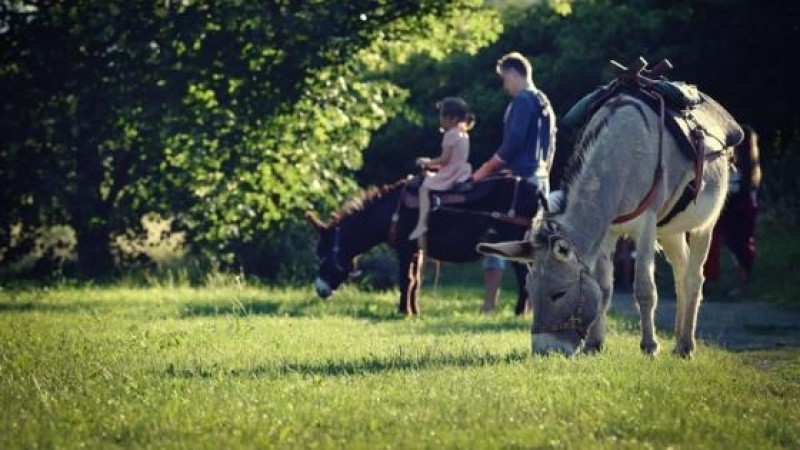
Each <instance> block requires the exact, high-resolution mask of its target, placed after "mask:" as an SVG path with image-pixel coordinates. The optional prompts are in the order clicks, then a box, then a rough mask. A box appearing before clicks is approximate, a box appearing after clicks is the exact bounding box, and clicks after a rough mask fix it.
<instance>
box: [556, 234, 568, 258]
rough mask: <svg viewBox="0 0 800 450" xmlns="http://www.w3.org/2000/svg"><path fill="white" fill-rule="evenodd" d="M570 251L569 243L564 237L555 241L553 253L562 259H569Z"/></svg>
mask: <svg viewBox="0 0 800 450" xmlns="http://www.w3.org/2000/svg"><path fill="white" fill-rule="evenodd" d="M570 251H571V250H570V247H569V243H568V242H567V241H565V240H563V239H559V240H557V241H555V242H554V243H553V253H554V254H555V256H556V258H558V259H560V260H562V261H566V260H567V259H569V254H570Z"/></svg>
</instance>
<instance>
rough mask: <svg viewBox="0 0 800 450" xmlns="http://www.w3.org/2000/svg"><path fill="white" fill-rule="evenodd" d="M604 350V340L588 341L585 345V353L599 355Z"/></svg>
mask: <svg viewBox="0 0 800 450" xmlns="http://www.w3.org/2000/svg"><path fill="white" fill-rule="evenodd" d="M602 351H603V341H588V342H586V345H584V346H583V353H584V354H585V355H597V354H600V353H601V352H602Z"/></svg>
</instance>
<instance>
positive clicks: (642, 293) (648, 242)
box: [633, 217, 658, 355]
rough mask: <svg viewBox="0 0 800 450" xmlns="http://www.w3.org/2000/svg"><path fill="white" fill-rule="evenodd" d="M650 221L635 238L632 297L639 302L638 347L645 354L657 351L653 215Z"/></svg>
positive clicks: (656, 295)
mask: <svg viewBox="0 0 800 450" xmlns="http://www.w3.org/2000/svg"><path fill="white" fill-rule="evenodd" d="M647 219H649V221H650V222H651V223H648V224H645V225H644V226H643V229H642V232H641V233H640V234H639V236H638V237H637V238H636V275H635V278H634V283H633V284H634V286H633V288H634V297H636V302H637V303H638V304H639V317H640V319H641V324H642V341H641V342H640V344H639V348H641V349H642V352H644V353H645V354H647V355H655V354H657V353H658V340H657V339H656V326H655V311H656V305H657V303H658V293H657V292H656V282H655V273H654V272H655V239H656V227H655V217H648V218H647Z"/></svg>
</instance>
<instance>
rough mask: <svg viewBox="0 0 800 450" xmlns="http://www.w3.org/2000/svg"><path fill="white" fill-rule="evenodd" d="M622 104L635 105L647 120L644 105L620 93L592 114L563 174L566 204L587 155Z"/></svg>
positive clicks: (562, 183) (582, 130)
mask: <svg viewBox="0 0 800 450" xmlns="http://www.w3.org/2000/svg"><path fill="white" fill-rule="evenodd" d="M621 106H633V107H635V108H636V109H637V110H638V111H639V113H640V114H641V115H642V117H644V120H645V122H646V121H647V116H646V115H645V113H644V111H643V110H642V106H641V105H640V104H639V103H638V102H636V101H633V100H631V99H630V98H626V96H624V95H619V96H616V97H614V98H612V99H611V100H609V101H608V102H606V104H605V105H603V106H602V107H601V108H600V109H598V110H597V112H595V113H594V115H592V117H591V118H590V119H589V121H588V122H587V123H586V124H585V125H584V126H583V128H582V129H581V131H580V139H579V140H578V143H577V144H575V149H574V151H573V153H572V156H571V157H570V159H569V161H568V162H567V167H566V169H564V175H563V176H562V178H561V179H562V182H561V185H562V186H563V191H564V199H565V206H566V198H567V197H568V195H569V188H570V187H571V185H572V184H573V183H574V182H575V180H576V179H577V178H578V176H579V175H580V173H581V170H582V169H583V163H584V161H585V160H586V155H587V153H588V151H589V149H591V148H594V147H595V144H596V143H597V139H598V137H599V136H600V133H602V132H603V130H605V129H606V128H608V125H609V123H610V122H611V118H612V117H613V116H614V113H615V112H617V111H618V110H619V109H620V107H621ZM601 113H605V114H604V115H603V116H602V117H600V119H599V120H597V121H595V120H594V119H595V117H597V116H598V115H599V114H601Z"/></svg>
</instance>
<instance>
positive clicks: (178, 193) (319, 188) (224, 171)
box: [0, 0, 478, 275]
mask: <svg viewBox="0 0 800 450" xmlns="http://www.w3.org/2000/svg"><path fill="white" fill-rule="evenodd" d="M477 7H478V5H477V4H476V2H474V1H466V0H465V1H459V2H451V3H443V2H438V1H434V0H430V1H416V2H396V1H389V0H386V1H377V0H370V1H356V2H336V1H325V0H318V1H310V2H291V1H279V0H275V1H259V2H243V1H223V0H217V1H211V2H193V1H186V2H126V1H121V0H111V1H105V0H104V1H99V0H82V1H76V2H68V3H64V2H60V1H38V2H11V1H6V2H4V3H3V8H2V11H0V40H2V42H0V97H2V98H3V107H2V112H1V113H0V114H2V116H0V133H2V136H3V142H2V146H1V147H0V179H2V180H3V183H2V188H0V201H2V204H3V205H4V207H3V208H2V211H0V229H2V230H3V231H2V232H0V233H1V235H0V238H2V240H3V241H4V242H0V245H3V244H5V243H6V242H7V241H8V240H9V231H8V230H9V228H10V226H11V225H21V226H22V227H23V228H24V230H25V231H26V232H30V231H31V230H33V229H35V228H37V227H40V226H43V225H48V224H59V223H67V224H69V225H71V226H72V227H73V228H74V229H75V231H76V234H77V239H78V260H79V263H80V266H81V268H82V270H83V271H84V272H85V273H87V274H90V275H96V274H102V273H107V272H108V270H109V268H111V267H112V264H111V253H110V251H109V236H110V235H111V234H112V233H115V232H121V231H124V230H125V229H126V228H128V227H132V226H135V224H137V223H138V221H139V218H140V217H141V216H142V215H143V214H144V213H147V212H157V213H160V214H163V215H168V216H172V217H175V218H176V223H177V224H178V226H180V227H182V228H183V229H185V230H187V231H188V232H189V239H190V241H192V242H193V243H194V245H196V246H198V247H201V248H209V249H214V250H216V251H219V250H223V251H227V250H230V248H229V247H230V246H229V244H230V243H231V242H237V241H238V242H246V241H248V240H250V239H252V238H253V236H254V235H256V234H257V233H259V232H265V231H267V230H269V229H270V228H271V227H273V228H274V226H275V225H276V224H279V223H280V221H281V220H283V219H285V214H287V213H288V212H290V211H292V210H295V211H296V210H298V209H300V208H302V207H307V206H308V205H309V202H327V203H332V202H333V200H332V199H333V198H335V197H336V195H337V193H341V192H344V191H347V190H348V189H352V186H353V184H352V181H348V178H347V177H346V175H347V173H348V172H350V171H352V170H354V169H355V167H356V166H357V165H358V164H359V158H360V154H359V150H360V148H359V146H360V145H364V144H365V143H366V141H367V139H368V137H369V132H370V130H372V129H375V128H376V127H377V126H378V125H380V124H381V123H382V122H383V121H384V120H386V117H387V116H388V114H389V113H390V111H391V110H392V108H399V106H400V103H401V102H402V99H403V92H402V91H401V90H400V89H398V88H397V87H396V86H392V85H390V84H389V83H386V82H382V81H380V80H362V79H358V78H357V77H356V76H355V75H360V74H361V73H360V72H359V70H360V69H361V68H360V67H358V66H357V65H356V63H355V62H354V61H352V57H353V55H356V54H358V52H359V51H360V50H362V49H364V48H366V47H368V46H370V45H372V44H373V43H374V42H375V41H376V40H378V39H384V40H388V41H391V40H392V39H395V38H409V36H420V35H422V34H423V33H424V31H425V30H424V29H422V28H421V27H422V26H424V25H425V23H426V21H430V20H431V19H430V18H431V17H439V18H444V17H448V16H450V17H452V16H454V15H455V14H456V12H457V11H458V10H459V9H460V8H471V9H476V8H477ZM412 39H413V38H412Z"/></svg>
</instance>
